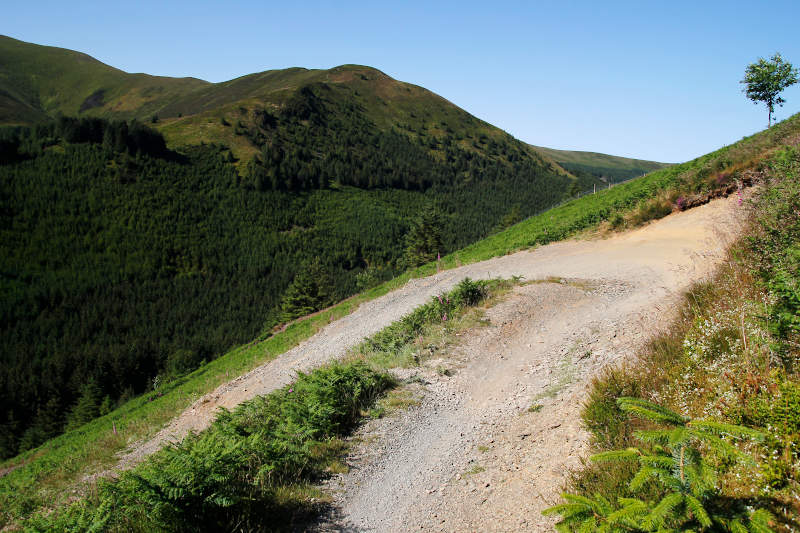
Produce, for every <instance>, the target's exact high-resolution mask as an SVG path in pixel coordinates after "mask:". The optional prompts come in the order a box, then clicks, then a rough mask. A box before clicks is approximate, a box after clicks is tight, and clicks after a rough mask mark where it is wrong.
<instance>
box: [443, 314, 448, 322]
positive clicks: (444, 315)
mask: <svg viewBox="0 0 800 533" xmlns="http://www.w3.org/2000/svg"><path fill="white" fill-rule="evenodd" d="M442 322H447V313H445V314H443V315H442Z"/></svg>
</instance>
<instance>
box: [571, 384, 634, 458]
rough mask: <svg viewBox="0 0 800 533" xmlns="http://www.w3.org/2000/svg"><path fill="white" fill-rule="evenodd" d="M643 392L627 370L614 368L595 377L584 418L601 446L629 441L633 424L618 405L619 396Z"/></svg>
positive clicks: (585, 405)
mask: <svg viewBox="0 0 800 533" xmlns="http://www.w3.org/2000/svg"><path fill="white" fill-rule="evenodd" d="M641 392H642V391H641V388H640V385H639V381H638V380H637V378H636V376H635V375H633V374H632V373H630V372H629V371H628V370H626V369H614V368H612V369H609V370H607V371H606V372H605V373H604V375H602V376H601V377H599V378H594V379H593V380H592V385H591V391H590V392H589V398H588V399H587V400H586V403H585V404H584V406H583V410H582V411H581V419H582V420H583V425H584V427H585V428H586V429H587V430H588V431H590V432H591V433H592V439H593V441H594V444H595V445H596V446H597V447H598V448H599V449H603V450H607V449H611V448H616V447H620V446H625V445H627V444H629V443H630V441H631V436H632V433H631V432H632V427H631V424H630V421H629V418H628V416H627V415H626V414H625V412H623V411H622V409H620V407H619V406H618V405H617V398H620V397H623V396H639V395H641Z"/></svg>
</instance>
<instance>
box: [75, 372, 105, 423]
mask: <svg viewBox="0 0 800 533" xmlns="http://www.w3.org/2000/svg"><path fill="white" fill-rule="evenodd" d="M101 395H102V391H101V390H100V387H98V386H97V384H96V383H95V382H94V381H89V382H88V383H86V385H84V386H83V388H81V395H80V397H79V398H78V402H77V403H76V404H75V406H74V407H73V408H72V410H71V411H70V413H69V415H68V416H67V430H70V429H75V428H77V427H80V426H82V425H83V424H85V423H86V422H89V421H90V420H92V419H94V418H97V417H98V416H99V415H100V398H101Z"/></svg>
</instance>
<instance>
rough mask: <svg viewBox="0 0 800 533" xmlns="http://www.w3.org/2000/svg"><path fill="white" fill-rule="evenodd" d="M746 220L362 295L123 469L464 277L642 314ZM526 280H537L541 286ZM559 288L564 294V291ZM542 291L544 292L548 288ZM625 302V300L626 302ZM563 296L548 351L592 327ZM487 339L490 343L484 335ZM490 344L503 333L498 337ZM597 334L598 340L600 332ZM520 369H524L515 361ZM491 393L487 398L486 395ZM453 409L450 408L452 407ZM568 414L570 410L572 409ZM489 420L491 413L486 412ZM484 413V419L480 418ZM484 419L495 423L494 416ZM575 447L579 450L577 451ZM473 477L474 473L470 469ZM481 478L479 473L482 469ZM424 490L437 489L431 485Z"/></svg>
mask: <svg viewBox="0 0 800 533" xmlns="http://www.w3.org/2000/svg"><path fill="white" fill-rule="evenodd" d="M743 219H744V209H742V208H741V207H737V205H736V200H735V199H734V198H728V199H719V200H715V201H712V202H711V203H709V204H706V205H704V206H701V207H698V208H695V209H692V210H690V211H685V212H681V213H676V214H673V215H670V216H668V217H666V218H664V219H661V220H659V221H656V222H653V223H651V224H649V225H647V226H644V227H642V228H639V229H636V230H633V231H630V232H627V233H624V234H617V235H614V236H612V237H610V238H607V239H598V240H581V241H577V240H573V241H565V242H559V243H553V244H550V245H546V246H542V247H539V248H537V249H534V250H531V251H523V252H518V253H515V254H510V255H506V256H502V257H497V258H494V259H490V260H488V261H482V262H480V263H474V264H471V265H466V266H463V267H460V268H456V269H452V270H447V271H444V272H441V273H439V274H436V275H434V276H430V277H427V278H420V279H413V280H410V281H409V282H408V283H407V284H406V285H404V286H403V287H401V288H399V289H397V290H395V291H393V292H391V293H388V294H386V295H384V296H382V297H380V298H377V299H375V300H372V301H370V302H365V303H363V304H362V305H361V306H359V308H358V309H356V310H355V311H354V312H353V313H351V314H350V315H348V316H346V317H343V318H341V319H339V320H337V321H335V322H332V323H331V324H329V325H327V326H325V327H324V328H323V329H322V330H321V331H319V332H318V333H317V334H315V335H314V336H312V337H311V338H309V339H307V340H306V341H304V342H302V343H301V344H300V345H298V346H296V347H295V348H293V349H291V350H289V351H287V352H286V353H284V354H282V355H281V356H279V357H278V358H276V359H274V360H273V361H270V362H268V363H265V364H264V365H262V366H260V367H258V368H256V369H254V370H252V371H251V372H248V373H247V374H244V375H242V376H239V377H237V378H236V379H234V380H232V381H230V382H228V383H226V384H223V385H221V386H220V387H218V388H217V389H216V390H214V391H213V392H211V393H209V394H206V395H205V396H203V397H202V398H200V399H199V400H198V401H196V402H195V403H194V404H192V405H191V406H190V407H189V408H187V409H186V410H185V411H184V412H183V413H182V414H181V415H179V416H178V417H177V418H175V419H174V420H173V421H171V422H170V423H169V424H168V425H167V426H165V427H164V428H163V429H162V430H161V431H160V432H159V433H158V434H156V435H155V436H154V437H153V438H152V439H150V440H149V441H147V442H144V443H139V444H137V445H135V446H134V447H133V448H132V449H131V450H130V451H129V452H128V453H126V454H125V455H124V456H123V457H122V458H121V461H120V464H119V465H118V469H123V468H129V467H131V466H133V465H135V464H137V463H138V462H140V461H141V460H142V459H143V458H145V457H146V456H147V455H149V454H151V453H153V452H155V451H157V450H158V449H160V448H161V447H163V446H164V445H165V444H166V443H168V442H177V441H179V440H180V439H182V438H183V437H184V436H185V435H186V434H187V433H188V432H190V431H201V430H202V429H204V428H206V427H208V425H209V424H210V423H211V422H212V421H213V419H214V417H215V413H216V411H217V409H218V408H219V407H225V408H229V409H230V408H233V407H235V406H236V405H238V404H239V403H242V402H244V401H246V400H248V399H250V398H253V397H255V396H257V395H262V394H266V393H269V392H271V391H273V390H275V389H277V388H280V387H282V386H284V385H286V384H288V383H289V382H291V381H292V380H293V379H294V377H295V375H296V373H297V372H298V371H308V370H311V369H313V368H315V367H317V366H319V365H322V364H324V363H326V362H328V361H331V360H334V359H338V358H341V357H343V356H344V355H345V354H346V353H347V351H348V350H349V349H350V348H352V347H353V346H356V345H357V344H358V343H360V342H361V341H362V340H363V339H364V338H365V337H367V336H369V335H372V334H374V333H376V332H377V331H379V330H381V329H382V328H384V327H386V326H388V325H389V324H391V323H392V322H394V321H395V320H398V319H399V318H401V317H402V316H403V315H405V314H407V313H408V312H410V311H411V310H413V309H414V308H415V307H417V306H419V305H421V304H423V303H425V302H426V301H427V300H428V299H429V298H431V297H432V296H435V295H436V294H439V293H441V292H443V291H447V290H450V289H451V288H452V287H453V286H454V285H455V284H457V283H458V282H459V281H461V280H462V279H463V278H465V277H471V278H473V279H490V278H497V277H503V278H510V277H512V276H523V277H524V278H525V279H527V280H533V279H544V278H547V277H551V276H553V277H562V278H572V279H582V280H592V283H593V284H594V286H597V287H601V289H598V291H599V292H598V294H601V293H602V294H606V293H607V292H608V289H607V288H606V289H602V287H603V286H606V285H607V286H608V287H617V288H618V287H623V286H624V287H626V289H625V297H624V298H623V300H624V302H625V308H626V309H628V308H629V309H632V310H633V311H631V313H632V316H634V318H635V319H638V318H639V315H640V314H641V313H642V312H645V311H647V309H648V308H649V307H651V306H652V304H653V303H655V302H659V301H662V300H664V298H666V297H668V296H669V295H672V294H675V293H678V292H680V291H682V290H684V289H685V288H686V287H687V286H689V285H690V284H691V283H693V282H694V281H696V280H698V279H702V278H703V277H704V276H706V275H708V274H709V273H710V272H712V270H713V268H714V267H715V265H716V264H718V262H719V261H720V260H721V259H722V258H723V257H724V251H725V248H726V247H727V244H728V243H729V242H730V241H731V240H732V238H733V237H735V236H736V235H737V234H738V228H739V227H740V223H741V221H742V220H743ZM547 285H549V284H547ZM547 285H543V286H547ZM529 287H537V285H531V286H529ZM567 287H570V286H567ZM565 290H566V289H565ZM570 290H571V291H575V290H577V291H579V292H581V293H582V294H583V292H585V291H580V289H577V288H575V287H572V288H571V289H570ZM614 290H617V289H614ZM604 291H605V292H604ZM590 292H591V291H590ZM612 292H613V291H612ZM522 294H523V293H519V294H517V295H515V297H514V298H513V299H512V300H513V301H516V299H517V297H518V296H519V297H522V296H521V295H522ZM576 294H577V293H576ZM614 294H616V293H614ZM570 295H572V296H574V294H573V292H570ZM562 296H564V297H565V298H566V297H567V295H566V294H565V295H562ZM572 296H570V297H572ZM542 297H543V298H544V297H545V296H542ZM615 298H616V296H615ZM579 300H581V302H583V303H581V304H576V305H578V306H579V307H580V305H584V308H585V309H589V308H591V307H592V306H596V305H600V303H602V302H600V300H597V301H595V300H594V299H593V298H591V297H588V296H587V295H586V294H584V295H583V296H581V298H579ZM623 300H620V302H621V301H623ZM558 303H559V302H558V300H556V301H553V302H552V303H551V304H550V307H548V308H547V309H548V311H546V312H547V313H549V315H548V316H550V315H552V317H557V316H560V317H561V318H559V320H560V321H561V322H563V323H564V324H565V326H564V328H566V329H564V328H562V329H558V328H556V327H555V325H554V324H553V320H551V321H549V322H547V323H548V324H553V325H551V326H547V327H548V328H553V329H552V330H550V332H549V334H547V335H543V337H544V338H546V339H549V340H546V341H543V342H542V344H543V346H541V347H539V348H541V350H545V351H546V350H551V349H555V348H554V347H555V346H556V345H557V344H558V342H559V341H560V339H562V338H568V337H570V336H574V335H573V334H574V333H575V332H576V331H580V330H582V329H585V328H586V327H587V324H588V322H586V321H587V320H589V318H588V315H587V317H583V316H582V315H579V314H569V313H567V314H566V315H564V314H563V313H562V314H561V315H559V314H558V313H559V309H560V308H559V306H558ZM502 305H504V304H501V306H502ZM615 305H616V304H615ZM501 306H498V308H499V309H505V307H501ZM586 306H588V307H586ZM613 308H614V306H611V307H610V308H609V311H608V312H609V313H610V314H609V315H608V317H605V316H604V317H602V319H599V320H600V322H598V324H600V323H601V322H602V321H603V320H605V322H602V323H604V324H606V326H604V327H609V328H615V327H617V328H618V326H615V323H614V320H617V321H619V320H623V319H625V317H626V316H627V315H624V314H620V313H619V312H617V313H614V312H612V311H613ZM576 309H577V308H576ZM534 311H535V309H530V308H528V307H525V306H523V307H522V308H521V310H520V311H519V316H518V317H517V318H515V319H514V320H517V321H519V320H527V319H526V318H525V317H528V319H529V318H530V316H533V315H531V313H533V312H534ZM534 314H535V313H534ZM592 316H594V315H592ZM609 317H610V318H609ZM595 318H597V317H595ZM554 320H555V318H554ZM593 320H594V318H593ZM609 320H610V321H609ZM590 322H591V321H590ZM531 327H532V326H531ZM492 329H493V328H492ZM499 338H502V337H499ZM539 340H540V339H538V338H537V340H533V339H530V342H524V345H527V344H531V345H533V343H534V342H536V343H537V346H538V344H539ZM523 341H524V339H523ZM523 341H520V342H523ZM486 342H487V343H488V342H490V341H489V340H487V341H486ZM492 342H495V343H497V342H502V341H499V340H495V341H492ZM597 342H598V343H601V339H600V338H599V337H598V338H597ZM602 342H605V341H602ZM558 349H559V350H560V349H562V348H558ZM541 350H539V351H541ZM520 353H522V352H520ZM537 353H538V352H537ZM542 353H544V352H542ZM547 353H549V352H547ZM520 357H523V358H524V360H525V361H529V360H530V361H534V360H535V358H533V359H531V356H530V355H525V354H523V355H520ZM548 357H549V356H548ZM467 360H469V361H473V363H470V365H478V366H476V368H477V367H479V366H480V362H479V359H473V358H467ZM531 364H534V363H531ZM538 364H539V365H540V368H544V367H546V366H547V365H550V364H553V362H552V360H551V359H548V358H547V357H546V358H544V359H542V360H541V361H540V363H538ZM559 364H560V363H559ZM490 366H491V365H490ZM584 366H585V365H584ZM581 368H582V367H581ZM516 372H517V373H520V374H523V373H524V372H520V371H519V370H518V369H517V370H516ZM534 374H535V373H534ZM468 375H469V372H465V373H459V374H457V375H456V377H457V378H459V379H467V376H468ZM514 375H515V374H514ZM503 376H504V375H503V374H502V373H501V374H497V375H496V376H495V377H494V378H493V379H494V380H495V381H496V382H497V383H498V386H500V384H501V382H502V381H503V380H504V379H505V378H504V377H503ZM576 376H577V377H576V379H580V380H583V379H584V378H585V377H586V376H588V374H586V373H585V372H583V370H581V371H580V372H579V373H578V374H576ZM465 383H466V382H465ZM520 383H521V382H520ZM522 384H523V385H525V386H526V387H534V385H533V384H532V383H528V384H524V383H522ZM520 386H521V385H520ZM572 388H574V385H570V386H567V387H566V388H565V390H564V391H562V392H561V393H560V394H559V395H558V397H565V396H564V395H565V394H568V393H569V391H571V390H572ZM498 390H499V389H498ZM447 394H451V396H452V395H453V391H450V390H448V392H447ZM458 394H459V393H458V392H456V394H455V395H454V396H452V397H454V398H458V401H459V402H466V403H465V405H467V404H469V405H472V404H473V403H474V400H468V398H467V399H464V398H462V396H459V395H458ZM487 398H488V396H487ZM486 401H487V402H488V399H487V400H486ZM487 405H489V404H487ZM491 405H494V404H491ZM487 408H488V407H487ZM469 409H472V407H469ZM445 412H448V413H452V416H453V417H455V418H453V419H452V420H450V421H449V422H447V423H445V427H447V428H461V427H466V426H468V425H469V422H468V421H469V419H471V418H472V417H474V416H476V414H475V412H473V411H470V410H466V411H460V410H457V409H456V410H452V409H451V410H449V411H448V410H445V409H443V410H442V416H445V414H444V413H445ZM487 412H488V411H487ZM446 416H451V414H448V415H446ZM565 416H567V415H566V413H565ZM568 416H570V417H572V418H573V419H574V418H575V417H576V415H575V413H572V414H570V415H568ZM490 419H491V417H490V418H487V419H485V420H490ZM481 420H484V419H483V418H481ZM418 423H419V424H422V425H424V424H425V421H424V420H422V419H420V420H419V421H418ZM486 423H487V424H488V423H489V422H486ZM434 425H435V424H434ZM483 426H485V424H483V425H480V424H478V425H476V427H475V428H473V429H470V430H468V431H467V434H470V433H469V432H470V431H472V433H471V434H472V435H473V437H472V438H473V440H475V439H477V438H478V435H480V434H482V431H483V429H481V430H480V431H479V428H482V427H483ZM409 431H410V430H409ZM431 431H433V429H431ZM453 431H455V430H453ZM462 432H463V431H461V430H459V431H458V433H462ZM442 438H445V437H442ZM434 440H435V439H434ZM440 440H441V439H440ZM526 440H527V438H526ZM442 445H443V446H445V448H443V451H442V452H437V453H436V454H434V455H435V456H449V455H451V454H453V453H456V452H455V451H452V450H453V449H454V448H452V446H451V448H447V446H449V444H448V443H447V442H445V441H443V444H442ZM454 446H455V445H454ZM417 448H419V449H420V450H424V449H425V448H424V447H421V446H417ZM456 448H457V449H458V450H460V451H461V452H463V453H466V449H465V448H464V446H463V443H462V444H458V445H457V446H456ZM447 450H451V451H447ZM570 451H571V452H574V451H575V450H570ZM420 453H423V452H420ZM423 455H424V453H423ZM570 457H571V455H570ZM409 460H421V459H420V458H419V457H415V458H409ZM419 464H423V463H419ZM398 468H399V467H398ZM470 477H471V478H472V476H470ZM438 479H439V478H437V480H438ZM442 479H443V478H442ZM475 479H478V478H477V477H475ZM437 482H438V481H437ZM426 490H431V487H428V488H427V489H426ZM429 499H430V498H429ZM409 509H410V508H409ZM420 512H421V511H420ZM353 516H355V515H353ZM399 523H403V522H402V521H401V522H399ZM395 524H397V522H396V523H395ZM340 525H341V524H340ZM332 527H333V526H332ZM337 527H338V526H337ZM342 527H344V526H342ZM354 527H356V528H357V529H358V527H359V526H358V524H355V523H354ZM370 527H372V526H370ZM375 527H377V529H375V530H380V531H384V530H385V531H390V529H382V528H381V527H378V526H375ZM370 530H372V529H370ZM395 530H396V529H395Z"/></svg>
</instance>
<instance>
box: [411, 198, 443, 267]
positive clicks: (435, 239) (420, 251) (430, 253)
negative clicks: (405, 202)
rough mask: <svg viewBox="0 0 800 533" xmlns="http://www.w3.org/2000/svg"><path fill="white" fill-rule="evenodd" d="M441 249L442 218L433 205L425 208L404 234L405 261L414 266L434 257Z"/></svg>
mask: <svg viewBox="0 0 800 533" xmlns="http://www.w3.org/2000/svg"><path fill="white" fill-rule="evenodd" d="M441 250H442V219H441V216H440V215H439V213H438V212H437V211H436V209H435V208H433V207H428V208H426V209H425V210H424V211H423V212H422V214H421V215H420V216H419V218H417V219H416V220H415V221H414V224H413V226H412V227H411V229H410V230H409V232H408V233H407V234H406V257H405V259H406V263H407V264H408V266H411V267H416V266H419V265H424V264H425V263H428V262H430V261H433V260H434V259H436V257H437V254H439V253H440V252H441Z"/></svg>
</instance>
